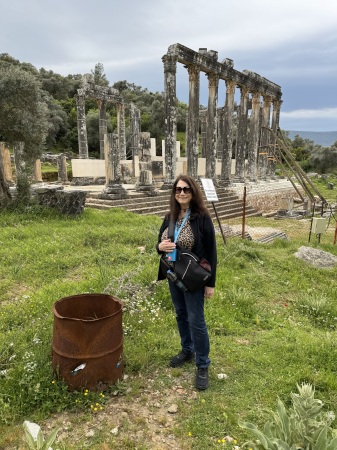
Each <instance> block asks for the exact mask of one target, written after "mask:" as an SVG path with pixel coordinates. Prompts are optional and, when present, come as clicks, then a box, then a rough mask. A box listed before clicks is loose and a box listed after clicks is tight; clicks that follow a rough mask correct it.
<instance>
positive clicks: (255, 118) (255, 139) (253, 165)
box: [247, 92, 261, 181]
mask: <svg viewBox="0 0 337 450" xmlns="http://www.w3.org/2000/svg"><path fill="white" fill-rule="evenodd" d="M260 106H261V105H260V93H259V92H254V93H253V96H252V113H251V116H250V140H249V147H248V164H247V177H248V178H249V180H250V181H257V164H258V151H259V132H260V124H259V121H260Z"/></svg>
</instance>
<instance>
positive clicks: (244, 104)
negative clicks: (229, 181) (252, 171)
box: [235, 87, 249, 182]
mask: <svg viewBox="0 0 337 450" xmlns="http://www.w3.org/2000/svg"><path fill="white" fill-rule="evenodd" d="M240 91H241V98H240V108H239V118H238V119H239V120H238V137H237V148H236V155H235V180H236V181H239V182H244V180H245V156H246V141H247V120H248V96H249V89H248V88H245V87H240Z"/></svg>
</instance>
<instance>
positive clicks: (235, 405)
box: [0, 210, 337, 450]
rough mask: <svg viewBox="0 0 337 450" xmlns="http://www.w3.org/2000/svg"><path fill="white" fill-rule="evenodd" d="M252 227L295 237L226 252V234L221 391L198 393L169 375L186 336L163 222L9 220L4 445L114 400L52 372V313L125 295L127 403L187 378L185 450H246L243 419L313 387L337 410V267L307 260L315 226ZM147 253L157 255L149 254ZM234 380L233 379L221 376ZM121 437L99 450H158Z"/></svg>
mask: <svg viewBox="0 0 337 450" xmlns="http://www.w3.org/2000/svg"><path fill="white" fill-rule="evenodd" d="M248 224H249V225H250V226H254V225H258V226H262V225H263V226H268V227H275V228H278V229H280V228H281V229H282V230H283V231H285V232H286V233H287V234H288V236H289V238H290V240H289V241H275V242H274V243H273V244H269V245H263V244H258V243H256V242H248V241H241V240H240V239H232V240H230V241H229V242H228V243H227V245H226V246H224V244H223V243H222V241H221V237H220V236H218V252H219V261H218V279H217V288H216V294H215V297H214V298H213V299H212V300H210V301H208V302H207V304H206V315H207V323H208V327H209V332H210V338H211V345H212V350H211V359H212V366H211V371H210V378H211V388H210V389H209V390H207V391H206V392H204V393H197V394H196V395H195V396H193V395H192V393H193V388H192V387H191V386H190V383H192V382H193V378H192V376H191V373H192V368H191V369H190V375H189V378H187V381H186V378H184V376H185V372H184V370H183V369H178V370H174V371H173V372H172V373H173V378H172V377H171V376H170V375H168V371H167V369H166V364H167V360H168V358H169V357H170V356H172V354H173V353H174V352H175V351H176V350H177V349H178V348H179V338H178V334H177V332H176V329H175V323H174V314H173V311H172V307H171V304H170V299H169V294H168V291H167V287H166V285H165V282H162V283H153V282H154V280H155V279H156V274H157V263H158V256H157V254H156V252H155V250H154V245H155V242H156V238H157V231H158V228H159V225H160V219H159V218H154V217H146V216H137V215H133V214H130V213H127V212H125V211H122V210H114V211H106V212H104V211H96V210H86V211H85V213H84V215H83V216H82V217H80V218H78V219H67V218H64V217H60V216H58V215H56V214H53V213H51V212H47V213H42V214H41V213H39V214H37V213H36V212H35V211H34V210H32V211H31V212H30V213H26V214H19V213H3V214H1V217H0V228H1V233H0V299H1V306H0V371H1V370H7V371H8V372H7V376H0V418H1V422H2V425H1V429H0V448H16V447H15V445H17V444H18V442H19V441H20V438H21V428H20V427H19V431H18V428H17V426H18V424H21V423H22V421H23V420H24V419H29V420H33V421H41V420H44V419H48V418H50V417H51V416H52V414H54V413H55V412H57V411H72V412H74V411H76V415H74V418H75V417H76V420H77V421H79V422H81V420H82V421H87V420H91V419H90V413H88V410H89V411H90V402H93V401H100V398H99V397H98V394H97V395H96V394H94V393H89V397H90V398H88V401H87V400H86V399H85V400H84V397H83V393H69V392H67V390H66V388H65V386H64V385H63V384H62V383H60V382H57V381H55V378H54V375H53V373H52V370H51V366H50V343H51V339H52V322H53V316H52V304H53V303H54V302H55V301H56V300H58V299H59V298H62V297H64V296H67V295H73V294H76V293H83V292H107V293H112V294H114V295H116V296H118V297H119V298H121V299H122V300H123V301H124V304H125V313H124V316H123V325H124V332H125V337H124V354H125V360H126V374H127V375H129V378H128V379H127V380H125V381H124V382H123V383H121V384H120V385H118V389H117V391H118V392H119V393H120V394H121V395H122V394H123V393H124V395H125V401H129V402H131V403H132V402H134V399H135V398H136V397H137V396H139V395H141V392H142V391H144V390H145V389H146V388H147V387H148V386H147V384H146V380H147V379H148V378H151V379H153V380H154V384H153V389H154V390H155V391H159V392H165V390H167V389H171V388H173V386H174V385H175V378H177V380H180V381H179V382H181V383H183V388H184V389H186V390H188V391H189V392H190V394H191V395H190V397H189V399H188V401H181V402H180V403H179V411H178V415H177V421H176V423H175V428H174V429H173V430H172V429H171V430H170V433H174V435H175V437H176V439H177V440H178V441H179V440H180V442H181V444H180V445H181V448H193V449H200V450H201V449H202V450H204V449H208V448H216V447H217V446H219V444H218V443H217V439H221V438H222V437H223V436H225V435H227V434H229V435H232V436H235V437H236V438H237V439H238V440H239V443H240V442H242V440H244V439H245V438H247V437H248V435H247V434H246V432H244V431H243V430H241V429H240V428H239V427H238V425H237V421H238V419H239V418H241V419H243V420H246V421H253V422H256V423H258V424H259V425H261V424H263V423H264V422H265V420H266V413H265V411H264V409H265V408H267V407H268V408H272V409H275V407H276V402H277V397H278V396H279V397H280V398H281V399H282V400H283V401H285V402H286V403H287V402H288V401H289V393H290V392H291V391H296V383H300V382H302V381H307V382H310V383H313V384H314V386H315V387H316V392H317V396H318V397H319V398H320V399H322V400H323V401H324V402H325V404H326V407H327V408H330V409H334V406H335V405H336V403H337V381H336V380H337V378H336V360H337V350H336V349H337V346H336V340H337V339H336V326H337V319H336V318H337V306H336V302H335V290H336V281H335V280H336V274H337V268H333V269H316V268H312V267H310V266H309V265H307V264H306V263H304V262H302V261H300V260H298V259H297V258H295V257H294V253H295V252H296V250H297V249H298V248H299V247H300V246H302V245H305V246H306V245H308V233H309V222H308V221H305V220H303V221H291V220H288V221H286V220H285V221H281V222H276V221H274V220H272V219H261V218H259V219H251V220H250V221H249V223H248ZM333 231H334V230H333V226H332V227H330V228H329V230H328V232H327V233H326V234H325V235H324V236H322V239H321V243H320V244H318V242H317V239H316V238H315V237H314V238H312V240H311V243H310V244H309V245H310V246H313V247H319V248H321V249H323V250H326V251H329V252H331V253H333V254H335V255H337V248H336V246H334V245H333V244H332V242H333ZM143 245H145V246H146V251H145V254H141V253H140V251H139V249H138V247H139V246H143ZM220 373H225V374H226V375H228V378H227V379H225V380H220V379H218V376H217V375H218V374H220ZM181 380H182V381H181ZM111 392H114V393H116V390H115V388H112V390H111ZM111 392H110V393H109V392H107V393H106V399H108V398H109V396H110V395H111ZM88 414H89V416H88ZM81 418H82V419H81ZM74 420H75V419H74ZM130 426H131V425H129V427H130ZM143 426H144V424H142V423H139V427H138V428H140V429H141V428H142V427H143ZM130 432H131V431H130ZM188 432H189V433H190V434H191V436H190V438H189V441H188V442H187V443H186V442H185V441H186V436H187V433H188ZM109 439H110V440H109V442H107V437H106V434H105V435H102V436H101V437H99V436H98V437H97V439H96V441H95V443H93V444H92V445H91V447H90V448H93V449H96V448H97V449H104V448H106V447H104V445H106V444H108V445H109V447H107V448H136V447H137V448H144V449H145V448H155V447H151V446H148V444H146V442H147V441H146V439H145V438H144V441H143V440H142V438H138V442H137V440H135V439H133V440H132V442H131V440H125V439H126V438H125V436H124V438H123V439H124V440H123V441H122V436H120V437H119V436H116V437H114V436H112V435H110V437H109ZM64 442H65V448H67V449H68V448H82V445H84V444H83V442H82V441H80V440H79V441H77V443H75V444H74V441H73V440H72V438H71V436H66V437H65V441H64ZM126 442H127V443H126ZM104 443H105V444H104ZM183 443H184V444H183Z"/></svg>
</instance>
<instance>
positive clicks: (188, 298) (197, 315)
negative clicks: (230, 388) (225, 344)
mask: <svg viewBox="0 0 337 450" xmlns="http://www.w3.org/2000/svg"><path fill="white" fill-rule="evenodd" d="M169 287H170V292H171V298H172V302H173V306H174V309H175V312H176V319H177V324H178V330H179V334H180V342H181V347H182V350H183V352H185V353H191V352H195V358H196V361H195V363H196V365H197V367H201V368H205V367H208V366H209V365H210V362H211V360H210V359H209V357H208V354H209V337H208V331H207V326H206V322H205V315H204V302H205V299H204V288H202V289H200V290H198V291H197V292H183V291H182V290H181V289H179V288H178V287H177V286H176V285H175V284H174V283H172V282H171V281H170V280H169Z"/></svg>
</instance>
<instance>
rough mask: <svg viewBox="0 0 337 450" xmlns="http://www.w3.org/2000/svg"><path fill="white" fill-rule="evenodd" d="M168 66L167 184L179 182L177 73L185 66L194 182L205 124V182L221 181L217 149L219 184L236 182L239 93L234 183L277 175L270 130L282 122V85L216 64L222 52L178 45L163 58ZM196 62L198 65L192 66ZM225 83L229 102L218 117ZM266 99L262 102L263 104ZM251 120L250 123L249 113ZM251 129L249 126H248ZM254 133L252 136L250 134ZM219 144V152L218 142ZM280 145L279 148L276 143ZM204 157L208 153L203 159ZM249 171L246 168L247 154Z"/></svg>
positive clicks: (188, 148)
mask: <svg viewBox="0 0 337 450" xmlns="http://www.w3.org/2000/svg"><path fill="white" fill-rule="evenodd" d="M162 60H163V63H164V92H165V109H166V129H165V149H166V151H165V163H166V174H167V177H166V180H165V185H171V184H172V183H173V181H174V179H175V177H176V173H175V172H176V171H175V159H176V158H175V141H176V126H177V125H176V108H177V99H176V70H177V62H182V63H183V64H184V65H185V67H186V68H187V71H188V76H189V105H188V116H187V139H186V154H187V173H188V175H190V176H192V177H197V174H198V155H199V124H200V125H201V144H202V145H201V147H202V151H201V155H202V156H204V157H206V178H212V179H215V178H216V161H217V150H218V153H219V154H220V159H221V176H220V180H219V181H220V182H223V183H229V182H230V180H231V163H232V148H233V139H234V120H233V118H234V116H235V101H234V98H235V91H236V88H237V87H239V89H240V105H239V107H238V108H237V138H236V148H235V181H240V182H241V181H245V179H247V178H248V179H249V180H252V181H256V180H257V179H258V178H261V179H266V178H267V177H270V176H272V175H273V173H274V171H275V163H274V162H273V160H272V157H271V155H270V154H269V148H270V144H273V143H271V142H269V132H268V129H269V128H270V126H271V128H272V129H273V130H274V131H276V130H277V128H278V123H279V115H280V106H281V100H280V98H281V91H280V88H279V86H278V85H275V84H274V83H272V82H269V81H268V80H266V79H265V78H262V77H260V76H259V75H257V74H255V73H252V72H249V71H244V72H243V73H241V72H238V71H235V70H234V69H233V64H232V61H231V60H225V61H224V62H223V63H218V62H217V52H214V51H209V52H207V50H206V49H200V50H199V52H198V53H196V52H193V51H192V50H190V49H187V48H186V47H183V46H181V45H180V44H175V45H173V46H171V47H170V48H169V51H168V53H167V54H166V55H164V56H163V58H162ZM191 60H192V61H193V62H192V63H191ZM201 71H204V72H205V73H206V76H207V78H208V107H207V111H206V112H204V111H202V114H201V116H202V117H203V118H204V120H201V121H199V116H200V111H199V104H200V100H199V97H200V72H201ZM220 79H224V80H225V83H226V98H225V103H224V107H223V109H222V111H221V112H220V113H218V111H219V110H218V107H217V105H218V88H219V80H220ZM261 98H262V99H263V102H262V104H261ZM271 104H272V105H273V115H272V124H270V112H271ZM249 109H251V115H250V117H249V119H248V112H249ZM248 124H249V127H248ZM248 130H249V133H248ZM219 142H220V148H217V147H218V143H219ZM274 144H275V143H274ZM203 153H204V154H203ZM247 154H248V158H247V169H246V163H245V160H246V155H247Z"/></svg>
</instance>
